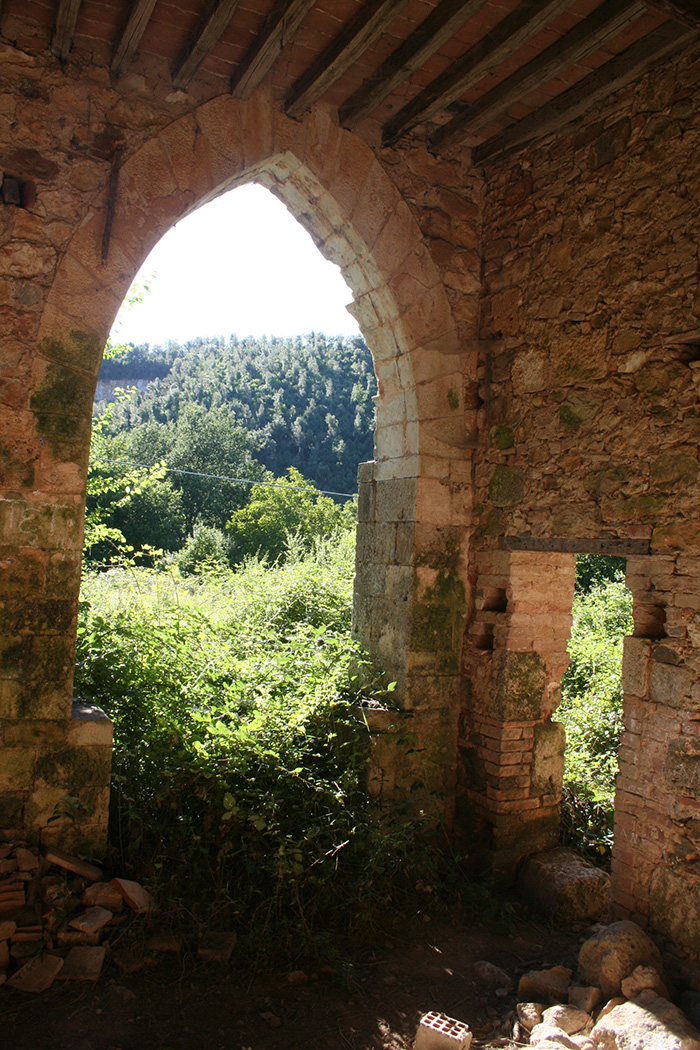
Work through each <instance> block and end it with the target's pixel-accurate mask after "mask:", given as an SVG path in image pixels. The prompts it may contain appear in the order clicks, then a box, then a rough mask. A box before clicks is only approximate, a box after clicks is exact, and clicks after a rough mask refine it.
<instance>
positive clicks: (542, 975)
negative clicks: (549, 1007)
mask: <svg viewBox="0 0 700 1050" xmlns="http://www.w3.org/2000/svg"><path fill="white" fill-rule="evenodd" d="M570 984H571V970H568V969H567V968H566V967H565V966H553V967H552V968H551V969H550V970H530V971H529V972H528V973H526V974H523V976H522V977H521V978H520V982H519V984H518V999H519V1000H521V1001H523V1002H539V1001H540V1000H542V1001H546V1002H549V1001H550V1000H554V1001H557V1002H563V1001H564V1000H565V999H566V993H567V990H568V988H569V985H570Z"/></svg>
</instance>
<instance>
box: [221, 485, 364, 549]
mask: <svg viewBox="0 0 700 1050" xmlns="http://www.w3.org/2000/svg"><path fill="white" fill-rule="evenodd" d="M351 507H352V504H351ZM352 520H353V521H354V518H353V519H352ZM349 527H351V525H350V515H349V514H348V513H347V512H346V511H345V510H344V508H343V507H340V506H339V505H338V504H337V503H334V502H333V500H332V499H329V498H328V497H327V496H322V495H321V494H320V492H317V491H316V490H315V489H314V488H313V487H312V486H310V485H309V483H308V482H307V481H306V480H305V479H304V478H303V477H302V475H301V474H300V473H299V471H298V470H295V469H294V467H289V469H288V471H287V477H286V478H280V479H278V480H277V481H276V482H275V483H274V485H255V486H254V487H253V489H252V491H251V494H250V502H249V503H247V504H246V506H245V507H242V508H241V509H240V510H237V511H236V512H235V513H234V514H233V515H232V517H231V519H230V521H229V522H228V524H227V526H226V532H227V534H228V537H229V540H230V543H231V557H232V559H233V560H234V561H235V562H241V561H243V560H244V559H245V558H247V557H250V556H251V555H260V556H265V557H268V558H269V559H270V560H272V561H277V560H278V559H280V558H283V557H284V556H285V552H286V550H287V547H288V542H289V538H290V537H293V538H294V539H295V543H296V545H297V546H299V545H301V546H302V547H303V548H304V549H306V550H307V551H309V550H311V549H312V548H313V547H314V545H315V544H316V543H317V541H318V540H320V539H322V538H323V537H326V536H333V535H334V534H336V533H338V532H341V531H342V530H343V529H345V530H347V529H348V528H349Z"/></svg>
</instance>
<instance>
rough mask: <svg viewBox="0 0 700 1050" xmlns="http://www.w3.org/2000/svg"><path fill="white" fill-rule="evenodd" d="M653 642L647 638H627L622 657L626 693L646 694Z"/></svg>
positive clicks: (623, 682)
mask: <svg viewBox="0 0 700 1050" xmlns="http://www.w3.org/2000/svg"><path fill="white" fill-rule="evenodd" d="M650 654H651V642H650V641H648V640H647V639H646V638H625V639H624V640H623V656H622V688H623V691H624V692H625V693H631V694H632V696H639V697H642V696H644V695H645V694H646V689H647V675H648V669H649V658H650Z"/></svg>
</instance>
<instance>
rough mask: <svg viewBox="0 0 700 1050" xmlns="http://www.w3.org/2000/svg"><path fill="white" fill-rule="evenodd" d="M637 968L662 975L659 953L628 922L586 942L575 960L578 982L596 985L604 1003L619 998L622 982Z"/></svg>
mask: <svg viewBox="0 0 700 1050" xmlns="http://www.w3.org/2000/svg"><path fill="white" fill-rule="evenodd" d="M637 966H653V967H654V968H655V969H656V970H657V971H658V973H660V974H662V973H663V963H662V961H661V955H660V954H659V949H658V948H657V947H656V945H655V944H654V943H653V941H651V940H650V939H649V937H647V935H646V934H645V933H644V931H643V930H642V929H640V927H639V926H637V924H636V923H634V922H630V921H629V920H628V919H623V920H622V921H620V922H613V923H611V924H610V925H609V926H604V927H603V929H601V930H600V931H599V932H598V933H596V934H595V936H593V937H591V938H589V940H587V941H585V943H584V944H583V945H582V947H581V951H580V952H579V957H578V967H579V975H580V977H581V980H582V981H584V982H585V983H586V984H592V985H597V986H598V987H599V988H600V989H601V990H602V992H603V996H604V998H606V999H609V998H611V997H612V996H614V995H619V994H620V990H621V987H622V982H623V981H624V979H625V978H626V977H629V975H630V974H631V973H633V971H634V970H635V969H636V968H637Z"/></svg>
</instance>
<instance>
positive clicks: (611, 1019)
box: [591, 989, 700, 1050]
mask: <svg viewBox="0 0 700 1050" xmlns="http://www.w3.org/2000/svg"><path fill="white" fill-rule="evenodd" d="M591 1038H592V1039H593V1040H594V1041H595V1043H597V1045H598V1046H599V1047H600V1048H601V1050H652V1048H653V1050H700V1032H699V1031H698V1030H697V1028H695V1027H694V1026H693V1025H692V1024H691V1023H690V1021H689V1020H688V1019H687V1017H685V1016H684V1014H682V1013H681V1011H680V1010H679V1009H678V1008H677V1007H676V1006H674V1005H673V1003H670V1002H669V1001H668V999H663V998H661V997H660V996H658V995H656V994H655V993H654V992H653V991H651V990H650V989H648V990H646V991H644V992H642V993H641V994H640V995H638V996H637V998H636V999H634V1000H633V1001H632V1002H629V1003H627V1002H626V1003H622V1004H621V1005H620V1006H616V1007H615V1008H614V1009H613V1010H611V1011H610V1012H609V1013H608V1014H606V1015H605V1017H604V1018H603V1019H601V1020H599V1021H598V1022H597V1024H596V1025H595V1027H594V1029H593V1031H592V1032H591Z"/></svg>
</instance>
